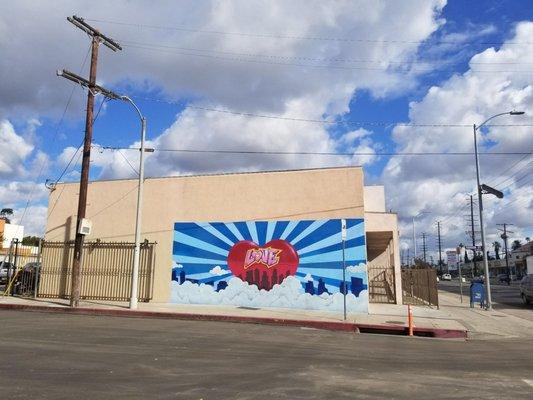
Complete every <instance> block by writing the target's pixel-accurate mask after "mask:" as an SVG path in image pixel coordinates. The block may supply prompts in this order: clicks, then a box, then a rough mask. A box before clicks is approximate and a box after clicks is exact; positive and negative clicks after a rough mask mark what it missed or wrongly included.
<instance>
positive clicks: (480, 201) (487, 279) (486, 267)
mask: <svg viewBox="0 0 533 400" xmlns="http://www.w3.org/2000/svg"><path fill="white" fill-rule="evenodd" d="M523 114H525V112H524V111H514V110H513V111H507V112H503V113H499V114H496V115H493V116H492V117H490V118H488V119H486V120H485V121H484V122H482V123H481V124H479V125H477V126H476V124H474V154H475V157H476V179H477V198H478V206H479V225H480V228H481V249H482V254H483V267H484V270H485V291H486V299H487V301H486V304H487V305H486V308H487V310H489V311H492V296H491V292H490V275H489V263H488V261H487V253H486V245H485V226H484V225H483V198H482V191H481V179H480V172H479V155H478V152H477V131H478V130H479V129H480V128H481V127H482V126H483V125H485V124H486V123H487V122H489V121H490V120H492V119H494V118H496V117H500V116H502V115H523Z"/></svg>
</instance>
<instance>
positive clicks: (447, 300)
mask: <svg viewBox="0 0 533 400" xmlns="http://www.w3.org/2000/svg"><path fill="white" fill-rule="evenodd" d="M439 303H440V310H441V311H442V313H444V314H446V315H447V316H448V317H449V318H452V319H454V320H456V321H457V322H459V323H460V324H462V325H464V326H465V327H466V328H467V329H468V337H469V338H472V339H478V340H488V339H511V338H532V337H533V321H532V320H528V319H524V318H520V317H517V316H515V315H511V314H510V313H506V312H505V311H495V310H494V311H485V310H483V309H481V308H480V307H479V306H476V307H475V308H470V302H469V298H468V295H465V296H463V303H461V301H460V296H459V295H458V294H455V293H450V292H446V291H442V290H440V291H439Z"/></svg>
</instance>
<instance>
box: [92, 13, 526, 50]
mask: <svg viewBox="0 0 533 400" xmlns="http://www.w3.org/2000/svg"><path fill="white" fill-rule="evenodd" d="M87 21H93V22H99V23H105V24H112V25H121V26H131V27H136V28H149V29H158V30H175V31H181V32H191V33H204V34H214V35H228V36H244V37H255V38H271V39H299V40H311V41H331V42H354V43H408V44H421V43H427V42H428V41H430V40H399V39H390V40H389V39H367V38H347V37H343V38H340V37H325V36H302V35H294V34H270V33H250V32H228V31H220V30H208V29H198V28H187V27H183V26H162V25H150V24H139V23H130V22H122V21H115V20H107V19H95V18H93V19H90V18H88V19H87ZM435 42H436V43H439V44H460V45H465V44H470V45H475V44H477V45H492V46H498V45H503V44H508V45H533V42H465V41H450V40H448V41H446V40H436V41H435Z"/></svg>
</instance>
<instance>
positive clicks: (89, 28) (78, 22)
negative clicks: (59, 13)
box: [67, 15, 122, 51]
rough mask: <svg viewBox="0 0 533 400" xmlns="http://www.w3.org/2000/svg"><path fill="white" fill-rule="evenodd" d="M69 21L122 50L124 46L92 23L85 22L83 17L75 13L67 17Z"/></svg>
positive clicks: (106, 43)
mask: <svg viewBox="0 0 533 400" xmlns="http://www.w3.org/2000/svg"><path fill="white" fill-rule="evenodd" d="M67 21H68V22H70V23H71V24H73V25H74V26H75V27H77V28H79V29H81V30H82V31H84V32H85V33H87V34H88V35H89V36H92V37H96V38H98V39H99V41H100V42H102V44H103V45H104V46H106V47H109V48H110V49H111V50H113V51H117V50H122V47H121V46H120V45H119V44H118V43H117V42H116V41H114V40H113V39H111V38H110V37H108V36H106V35H104V34H103V33H101V32H100V31H99V30H98V29H95V28H93V27H92V26H91V25H89V24H88V23H87V22H85V20H84V19H83V18H81V17H78V16H76V15H73V16H72V17H67Z"/></svg>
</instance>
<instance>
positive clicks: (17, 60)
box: [0, 0, 533, 257]
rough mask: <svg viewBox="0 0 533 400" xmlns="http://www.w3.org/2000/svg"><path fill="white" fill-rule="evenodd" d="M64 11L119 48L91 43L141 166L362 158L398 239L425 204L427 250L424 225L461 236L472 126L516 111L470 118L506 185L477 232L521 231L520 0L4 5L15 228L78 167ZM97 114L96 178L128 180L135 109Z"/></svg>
mask: <svg viewBox="0 0 533 400" xmlns="http://www.w3.org/2000/svg"><path fill="white" fill-rule="evenodd" d="M72 15H78V16H81V17H83V18H85V20H86V21H87V22H88V23H89V24H91V25H93V26H94V27H96V28H98V29H100V31H101V32H103V33H105V34H106V35H107V36H109V37H111V38H113V39H114V40H116V41H117V42H118V43H119V44H121V46H122V50H121V51H117V52H113V51H111V50H110V49H109V48H107V47H105V46H100V49H99V60H98V74H97V76H98V78H97V81H98V83H99V84H101V85H103V86H105V87H106V88H108V89H111V90H113V91H115V92H116V93H120V94H126V95H128V96H130V97H131V98H132V99H133V100H134V101H135V103H136V104H137V105H138V106H139V108H140V109H141V110H142V112H143V114H144V115H145V116H146V118H147V121H148V122H147V124H148V128H147V139H148V146H149V147H152V148H154V149H155V151H154V152H153V153H150V154H149V155H148V156H147V159H146V174H147V176H170V175H184V174H201V173H216V172H243V171H259V170H278V169H299V168H310V167H313V168H315V167H330V166H345V165H362V166H363V168H364V172H365V184H367V185H370V184H382V185H385V190H386V197H387V208H388V209H389V210H392V211H393V212H397V213H398V216H399V221H400V234H401V241H402V243H401V246H402V249H403V250H405V251H406V250H407V249H410V251H411V252H412V247H413V244H412V236H411V235H412V220H413V217H415V216H417V215H419V214H420V213H422V214H420V215H419V216H418V217H417V218H416V229H417V232H419V233H422V232H426V233H427V235H428V242H427V245H428V249H429V250H430V254H431V255H432V256H433V257H436V253H435V250H436V246H435V245H436V221H440V222H441V227H442V228H441V233H442V240H443V249H449V248H455V246H457V245H458V244H459V243H467V242H469V241H470V239H469V238H468V237H467V236H466V234H465V230H467V222H466V221H467V219H466V216H467V214H468V212H469V205H468V203H467V199H468V198H469V195H470V194H473V192H474V189H475V187H476V186H475V164H474V156H473V124H480V123H481V122H483V121H484V120H486V119H487V118H489V117H491V116H492V115H494V114H497V113H501V112H507V111H511V110H520V111H525V112H526V114H525V115H523V116H510V115H505V116H501V117H498V119H495V120H493V121H492V124H488V125H487V126H485V127H483V128H481V129H480V130H479V131H478V141H479V147H480V152H482V153H499V154H482V155H481V156H480V167H481V176H482V181H483V182H484V183H486V184H489V185H491V186H494V187H496V188H498V189H500V190H502V191H503V192H504V194H505V197H504V198H503V199H501V200H500V199H496V198H495V197H491V196H484V203H485V219H486V232H487V242H488V243H492V242H494V241H495V240H500V241H501V239H499V237H498V236H499V232H498V228H500V226H498V224H502V223H508V224H513V225H512V226H511V227H510V229H511V230H512V231H513V233H512V234H510V237H511V240H514V239H518V240H521V241H522V242H524V241H525V238H526V237H529V236H531V235H532V234H533V223H532V221H533V185H532V183H533V180H532V178H531V176H532V172H533V169H532V166H533V156H531V152H532V150H533V51H532V50H533V39H532V38H533V3H532V2H530V1H527V0H522V1H518V0H494V1H489V0H487V1H482V0H474V1H459V0H455V1H453V0H450V1H445V0H404V1H393V0H368V1H367V0H353V1H310V0H302V1H299V0H294V1H290V2H289V1H274V0H268V1H266V0H265V1H259V0H233V1H208V0H200V1H198V0H196V1H180V2H176V1H158V2H156V3H154V2H150V1H138V0H137V1H126V0H123V1H120V0H117V1H114V2H104V1H71V0H70V1H54V2H50V3H45V2H34V1H17V2H9V3H7V2H6V3H5V4H3V5H2V12H1V13H0V52H1V53H0V54H2V57H1V58H0V93H1V95H0V154H1V156H0V207H1V208H5V207H10V208H13V209H14V211H15V214H14V216H13V221H14V222H15V223H22V224H23V225H24V226H25V233H26V234H35V235H42V234H43V232H44V228H45V223H46V215H47V204H48V193H49V191H48V189H47V188H46V187H45V181H46V180H49V182H52V183H53V182H58V181H60V182H69V181H77V180H79V176H80V168H81V166H80V161H81V157H80V152H79V151H77V149H78V147H79V146H80V145H81V143H82V140H83V134H84V127H85V107H86V96H87V93H86V91H84V89H83V88H81V87H79V86H77V85H75V84H73V83H72V82H70V81H67V80H65V79H62V78H59V77H57V76H56V70H57V69H63V68H64V69H67V70H70V71H73V72H75V73H77V74H80V75H82V76H85V77H87V76H88V67H89V62H90V56H89V50H90V49H89V45H90V38H89V37H88V36H87V35H86V34H85V33H84V32H82V31H81V30H79V29H77V28H76V27H75V26H73V25H72V24H70V23H69V22H68V21H67V20H66V18H67V17H68V16H72ZM95 113H96V115H97V118H96V120H95V123H94V134H93V149H92V154H91V172H90V177H91V179H93V180H96V179H119V178H132V177H135V176H136V174H137V170H138V150H137V151H136V150H135V148H138V146H139V138H140V123H139V119H138V117H137V115H136V113H135V111H134V110H133V108H132V107H131V106H130V105H129V104H127V103H125V102H121V101H105V99H103V98H102V97H101V96H97V98H96V106H95ZM106 147H111V149H106ZM176 150H181V151H176ZM183 150H188V151H186V152H184V151H183ZM190 150H193V152H191V151H190ZM221 150H223V151H234V153H216V152H212V151H221ZM194 151H201V152H194ZM243 151H244V152H246V153H242V152H243ZM239 152H241V153H239ZM261 152H268V153H270V154H264V153H263V154H261ZM272 152H274V153H276V152H277V153H278V154H272ZM280 152H281V153H285V154H279V153H280ZM301 153H307V154H301ZM321 153H322V154H321ZM323 153H328V154H326V155H325V154H323ZM332 153H333V154H332ZM398 153H399V154H398ZM405 153H407V154H405ZM413 153H415V154H413ZM428 153H448V154H428ZM450 153H467V154H450ZM502 153H504V154H502ZM132 195H134V193H133V194H132ZM417 240H420V239H417ZM420 246H421V242H418V247H419V249H420ZM489 249H490V250H491V251H492V248H491V247H490V248H489Z"/></svg>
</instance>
